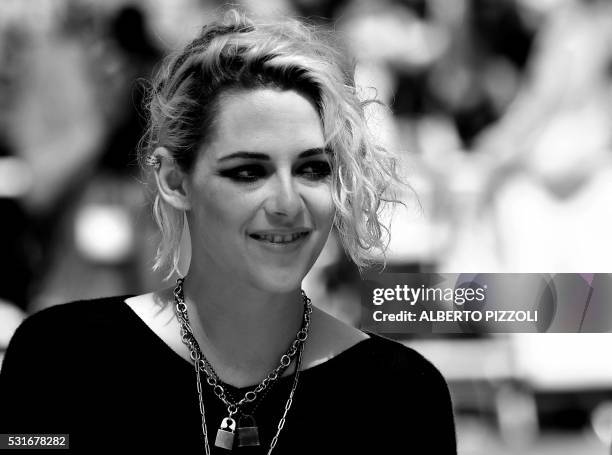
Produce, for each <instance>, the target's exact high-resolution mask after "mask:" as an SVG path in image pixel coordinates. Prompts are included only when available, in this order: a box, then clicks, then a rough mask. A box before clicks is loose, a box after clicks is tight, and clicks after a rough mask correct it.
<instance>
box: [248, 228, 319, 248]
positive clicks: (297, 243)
mask: <svg viewBox="0 0 612 455" xmlns="http://www.w3.org/2000/svg"><path fill="white" fill-rule="evenodd" d="M311 232H312V229H308V228H304V229H286V230H279V229H270V230H260V231H253V232H250V233H249V234H248V236H249V238H250V239H251V240H252V241H253V242H256V243H257V245H259V246H260V247H262V248H264V249H265V250H267V251H273V252H290V251H296V250H298V249H299V248H300V247H301V246H302V245H303V244H304V242H306V240H307V239H308V238H309V236H310V234H311ZM294 234H303V235H301V236H299V237H298V238H296V239H295V240H291V241H290V242H283V243H274V242H271V241H269V240H265V239H258V238H255V237H254V235H258V236H263V235H266V236H270V235H282V236H287V235H294Z"/></svg>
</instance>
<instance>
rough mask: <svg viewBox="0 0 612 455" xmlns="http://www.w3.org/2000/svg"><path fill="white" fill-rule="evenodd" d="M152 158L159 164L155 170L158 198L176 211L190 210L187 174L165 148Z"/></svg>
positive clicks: (155, 153)
mask: <svg viewBox="0 0 612 455" xmlns="http://www.w3.org/2000/svg"><path fill="white" fill-rule="evenodd" d="M153 156H154V157H155V158H156V159H157V160H158V162H159V163H160V165H159V167H158V168H157V169H156V170H155V181H156V182H157V188H158V190H159V194H160V196H161V197H162V198H163V200H164V201H166V202H167V203H168V204H170V205H171V206H172V207H174V208H175V209H177V210H189V209H191V201H190V197H189V191H188V185H187V177H188V176H187V174H186V173H185V172H184V171H183V170H182V169H181V168H180V167H179V166H178V164H177V163H176V161H175V160H174V159H173V158H172V155H171V154H170V152H169V151H168V149H166V148H165V147H159V148H157V149H156V150H155V151H154V152H153Z"/></svg>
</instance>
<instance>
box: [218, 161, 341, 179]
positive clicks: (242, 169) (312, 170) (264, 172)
mask: <svg viewBox="0 0 612 455" xmlns="http://www.w3.org/2000/svg"><path fill="white" fill-rule="evenodd" d="M270 173H271V170H270V168H269V167H267V166H264V165H262V164H242V165H240V166H235V167H231V168H228V169H222V170H220V171H219V172H218V174H219V175H220V176H221V177H225V178H228V179H230V180H233V181H235V182H238V183H253V182H256V181H258V180H260V179H265V178H266V177H268V176H269V175H270ZM294 174H295V175H297V176H298V177H302V178H305V179H307V180H310V181H319V180H324V179H326V178H327V177H329V175H330V174H331V166H330V164H329V163H328V162H327V161H326V160H312V161H307V162H306V163H303V164H300V165H299V166H297V167H296V169H295V170H294Z"/></svg>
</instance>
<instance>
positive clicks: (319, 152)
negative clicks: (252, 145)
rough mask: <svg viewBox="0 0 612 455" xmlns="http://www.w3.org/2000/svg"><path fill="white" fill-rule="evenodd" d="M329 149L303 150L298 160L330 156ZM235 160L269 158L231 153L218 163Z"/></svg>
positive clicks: (262, 154) (255, 153)
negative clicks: (316, 156)
mask: <svg viewBox="0 0 612 455" xmlns="http://www.w3.org/2000/svg"><path fill="white" fill-rule="evenodd" d="M331 153H332V152H331V149H329V148H321V147H315V148H311V149H308V150H304V151H303V152H302V153H300V154H299V155H298V158H300V159H301V158H308V157H309V156H315V155H324V154H330V155H331ZM236 158H242V159H250V160H263V161H270V156H269V155H266V154H265V153H258V152H246V151H238V152H235V153H232V154H230V155H227V156H224V157H222V158H219V160H218V161H220V162H222V161H228V160H233V159H236Z"/></svg>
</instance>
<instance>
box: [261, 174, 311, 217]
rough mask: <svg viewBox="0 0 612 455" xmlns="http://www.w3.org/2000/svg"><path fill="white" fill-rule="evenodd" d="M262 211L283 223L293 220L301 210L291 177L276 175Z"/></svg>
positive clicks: (299, 199)
mask: <svg viewBox="0 0 612 455" xmlns="http://www.w3.org/2000/svg"><path fill="white" fill-rule="evenodd" d="M272 180H273V181H271V182H270V183H271V185H270V187H269V191H270V194H269V195H268V197H267V199H266V201H265V204H264V209H265V211H266V213H267V214H268V215H270V216H273V217H277V218H280V219H281V220H283V221H292V220H294V219H295V218H296V217H297V216H298V215H299V213H300V212H301V210H302V200H301V197H300V195H299V193H298V191H297V190H296V188H295V182H294V179H293V178H292V177H291V176H285V175H277V176H275V178H273V179H272Z"/></svg>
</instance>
